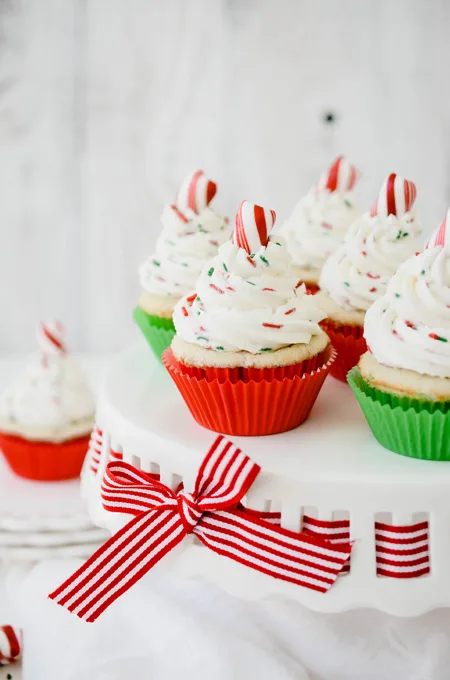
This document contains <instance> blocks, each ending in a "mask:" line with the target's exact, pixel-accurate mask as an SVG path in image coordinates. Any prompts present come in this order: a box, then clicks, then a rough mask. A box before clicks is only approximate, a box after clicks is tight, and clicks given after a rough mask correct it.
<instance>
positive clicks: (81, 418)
mask: <svg viewBox="0 0 450 680" xmlns="http://www.w3.org/2000/svg"><path fill="white" fill-rule="evenodd" d="M38 344H39V351H38V352H37V353H36V354H34V355H32V356H31V357H30V359H29V361H28V363H27V365H26V367H25V369H24V371H23V372H22V374H21V375H19V376H18V377H17V379H16V381H15V382H14V383H13V385H12V386H11V387H9V388H8V389H7V390H6V391H5V392H4V393H3V394H2V395H1V396H0V449H1V450H2V451H3V454H4V456H5V458H6V460H7V461H8V463H9V465H10V466H11V468H12V469H13V470H14V472H16V473H17V474H18V475H20V476H22V477H27V478H28V479H36V480H43V481H50V480H59V479H70V478H72V477H77V476H78V475H79V474H80V471H81V466H82V463H83V460H84V456H85V454H86V451H87V448H88V444H89V434H90V431H91V429H92V425H93V418H94V401H93V397H92V394H91V392H90V389H89V387H88V385H87V383H86V380H85V378H84V376H83V373H82V371H81V368H80V366H79V364H78V362H77V361H76V360H75V359H74V358H73V357H72V356H71V355H70V354H69V353H68V352H67V350H66V345H65V338H64V330H63V327H62V325H61V324H60V323H59V322H57V321H50V322H48V323H45V324H41V325H40V327H39V329H38Z"/></svg>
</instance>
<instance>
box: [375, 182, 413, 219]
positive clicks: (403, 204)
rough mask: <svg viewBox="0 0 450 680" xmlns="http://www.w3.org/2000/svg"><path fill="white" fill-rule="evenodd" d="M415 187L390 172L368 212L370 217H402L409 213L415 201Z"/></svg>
mask: <svg viewBox="0 0 450 680" xmlns="http://www.w3.org/2000/svg"><path fill="white" fill-rule="evenodd" d="M416 194H417V192H416V185H415V184H414V183H413V182H411V181H410V180H408V179H403V177H400V175H396V174H395V172H392V173H391V174H390V175H389V176H388V177H387V178H386V179H385V180H384V182H383V184H382V186H381V189H380V193H379V194H378V198H377V200H376V201H375V203H374V204H373V206H372V209H371V211H370V215H371V217H375V215H379V216H380V217H388V216H389V215H396V216H397V217H403V215H404V214H405V213H407V212H409V211H410V210H411V208H412V206H413V203H414V201H415V200H416Z"/></svg>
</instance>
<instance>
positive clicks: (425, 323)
mask: <svg viewBox="0 0 450 680" xmlns="http://www.w3.org/2000/svg"><path fill="white" fill-rule="evenodd" d="M448 224H449V225H450V211H449V213H447V217H446V219H445V220H444V222H443V223H442V224H441V226H440V227H439V229H438V231H437V232H436V234H435V235H434V237H433V238H432V239H431V240H430V241H429V242H428V244H427V246H426V249H425V250H424V252H423V253H420V254H418V255H416V256H414V257H411V258H410V259H409V260H407V261H406V262H404V263H403V264H402V265H401V267H399V269H398V271H397V273H396V274H395V276H393V278H392V279H391V281H390V283H389V286H388V290H387V293H386V294H385V295H383V297H381V298H380V299H379V300H377V301H376V303H375V304H374V305H373V306H372V307H371V308H370V309H369V311H368V312H367V314H366V320H365V325H364V336H365V338H366V340H367V344H368V347H369V349H370V351H371V352H372V354H373V355H374V357H375V359H376V360H377V361H378V362H379V363H380V364H384V365H385V366H390V367H394V368H404V369H407V370H408V369H409V370H411V371H416V372H417V373H421V374H424V375H429V376H435V377H439V378H450V232H449V231H448V229H447V225H448Z"/></svg>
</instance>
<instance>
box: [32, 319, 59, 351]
mask: <svg viewBox="0 0 450 680" xmlns="http://www.w3.org/2000/svg"><path fill="white" fill-rule="evenodd" d="M65 336H66V334H65V331H64V326H63V325H62V323H61V322H60V321H56V320H54V319H52V320H50V321H46V322H45V323H41V324H39V326H38V330H37V341H38V344H39V349H40V350H41V352H42V353H43V354H64V352H66V345H65Z"/></svg>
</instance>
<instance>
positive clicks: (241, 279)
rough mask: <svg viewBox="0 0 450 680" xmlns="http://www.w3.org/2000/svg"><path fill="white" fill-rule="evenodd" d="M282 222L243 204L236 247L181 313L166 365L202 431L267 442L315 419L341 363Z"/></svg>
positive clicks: (208, 271) (211, 267) (205, 274)
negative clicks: (296, 268)
mask: <svg viewBox="0 0 450 680" xmlns="http://www.w3.org/2000/svg"><path fill="white" fill-rule="evenodd" d="M274 222H275V213H274V211H272V210H265V209H264V208H261V207H260V206H257V205H253V204H251V203H248V202H247V201H244V202H243V203H242V204H241V206H240V207H239V210H238V213H237V217H236V228H235V230H234V232H233V236H232V238H231V240H229V241H227V242H226V243H224V244H223V245H222V246H221V247H220V249H219V252H218V254H217V256H216V257H215V258H214V259H213V260H212V261H211V262H210V263H209V264H208V265H207V266H206V267H205V268H204V269H203V271H202V273H201V275H200V277H199V280H198V282H197V286H196V289H195V291H194V292H193V293H191V294H190V295H188V296H185V297H184V298H183V299H182V300H181V301H180V302H179V303H178V304H177V306H176V307H175V311H174V317H173V318H174V323H175V328H176V335H175V337H174V339H173V341H172V345H171V347H170V349H168V350H166V352H165V353H164V355H163V361H164V364H165V366H166V368H167V370H168V371H169V373H170V375H171V377H172V378H173V380H174V382H175V384H176V385H177V387H178V389H179V391H180V392H181V395H182V397H183V398H184V400H185V402H186V404H187V406H188V407H189V409H190V411H191V413H192V415H193V417H194V418H195V419H196V420H197V422H198V423H200V424H201V425H203V426H204V427H207V428H209V429H211V430H214V431H216V432H223V433H227V434H234V435H266V434H274V433H276V432H284V431H286V430H290V429H292V428H294V427H297V426H298V425H300V424H301V423H302V422H303V421H304V420H305V419H306V418H307V417H308V415H309V412H310V411H311V408H312V406H313V404H314V402H315V400H316V397H317V395H318V393H319V390H320V388H321V387H322V384H323V381H324V380H325V378H326V376H327V373H328V371H329V368H330V365H331V363H332V360H333V351H332V348H331V345H330V341H329V338H328V336H327V335H326V334H325V332H324V331H323V330H322V329H321V328H320V325H319V324H320V321H321V320H322V319H323V318H324V314H323V313H322V312H321V311H320V309H319V307H318V305H317V304H316V302H315V299H314V297H313V296H311V295H307V293H306V289H305V286H304V285H303V284H301V285H300V284H299V283H298V278H297V276H296V275H295V273H293V272H292V259H291V257H290V255H289V252H288V250H287V248H286V245H285V244H284V242H283V241H282V239H281V237H280V236H279V235H278V234H271V233H270V232H271V229H272V227H273V225H274Z"/></svg>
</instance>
